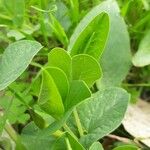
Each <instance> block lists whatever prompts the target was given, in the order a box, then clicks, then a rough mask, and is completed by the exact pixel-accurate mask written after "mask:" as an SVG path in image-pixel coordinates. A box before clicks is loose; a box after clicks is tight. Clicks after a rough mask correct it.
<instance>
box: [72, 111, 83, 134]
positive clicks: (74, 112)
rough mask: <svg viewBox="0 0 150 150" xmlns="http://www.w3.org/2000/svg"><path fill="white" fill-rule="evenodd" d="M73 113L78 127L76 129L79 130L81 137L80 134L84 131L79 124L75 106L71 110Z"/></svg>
mask: <svg viewBox="0 0 150 150" xmlns="http://www.w3.org/2000/svg"><path fill="white" fill-rule="evenodd" d="M73 115H74V118H75V121H76V124H77V128H78V131H79V134H80V137H81V136H83V135H84V132H83V129H82V125H81V122H80V119H79V115H78V112H77V110H76V108H75V109H74V110H73Z"/></svg>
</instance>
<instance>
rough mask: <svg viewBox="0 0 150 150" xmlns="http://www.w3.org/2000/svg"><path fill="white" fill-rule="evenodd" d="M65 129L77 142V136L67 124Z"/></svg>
mask: <svg viewBox="0 0 150 150" xmlns="http://www.w3.org/2000/svg"><path fill="white" fill-rule="evenodd" d="M63 127H64V129H65V130H66V131H68V132H69V133H70V135H71V136H72V137H74V138H75V139H76V140H78V138H77V137H76V135H75V134H74V133H73V132H72V131H71V129H70V128H69V127H68V126H67V124H64V126H63Z"/></svg>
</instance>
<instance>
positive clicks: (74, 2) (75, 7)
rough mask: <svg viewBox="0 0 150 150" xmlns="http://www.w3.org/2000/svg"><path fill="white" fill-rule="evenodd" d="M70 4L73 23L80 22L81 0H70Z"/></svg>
mask: <svg viewBox="0 0 150 150" xmlns="http://www.w3.org/2000/svg"><path fill="white" fill-rule="evenodd" d="M68 3H69V5H70V18H71V19H72V22H73V23H78V21H79V1H78V0H68Z"/></svg>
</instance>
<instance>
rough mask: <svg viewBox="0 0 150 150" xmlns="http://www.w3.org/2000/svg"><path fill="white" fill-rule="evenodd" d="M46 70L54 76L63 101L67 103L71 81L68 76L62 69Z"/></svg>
mask: <svg viewBox="0 0 150 150" xmlns="http://www.w3.org/2000/svg"><path fill="white" fill-rule="evenodd" d="M46 70H47V71H48V72H49V74H50V75H51V76H52V78H53V80H54V82H55V84H56V86H57V88H58V90H59V93H60V95H61V98H62V100H63V101H65V99H66V96H67V94H68V92H69V81H68V79H67V76H66V74H65V73H64V72H63V71H62V70H61V69H59V68H56V67H47V68H46Z"/></svg>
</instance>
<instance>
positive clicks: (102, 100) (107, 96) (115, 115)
mask: <svg viewBox="0 0 150 150" xmlns="http://www.w3.org/2000/svg"><path fill="white" fill-rule="evenodd" d="M128 100H129V94H128V93H127V92H126V91H125V90H123V89H121V88H107V89H103V90H100V91H99V92H97V93H95V94H94V95H93V97H91V98H89V99H88V100H86V101H84V102H83V103H82V104H81V105H79V107H78V108H77V111H78V114H79V118H80V121H81V124H82V126H83V129H84V130H85V132H86V134H85V135H83V136H82V137H81V138H80V142H81V143H82V144H83V145H84V146H85V147H87V148H89V146H90V145H91V144H92V143H93V142H95V141H97V140H98V139H100V138H102V137H103V136H105V135H107V134H109V133H110V132H112V131H113V130H114V129H116V128H117V127H118V126H119V125H120V123H121V120H122V119H123V117H124V114H125V111H126V109H127V105H128Z"/></svg>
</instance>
